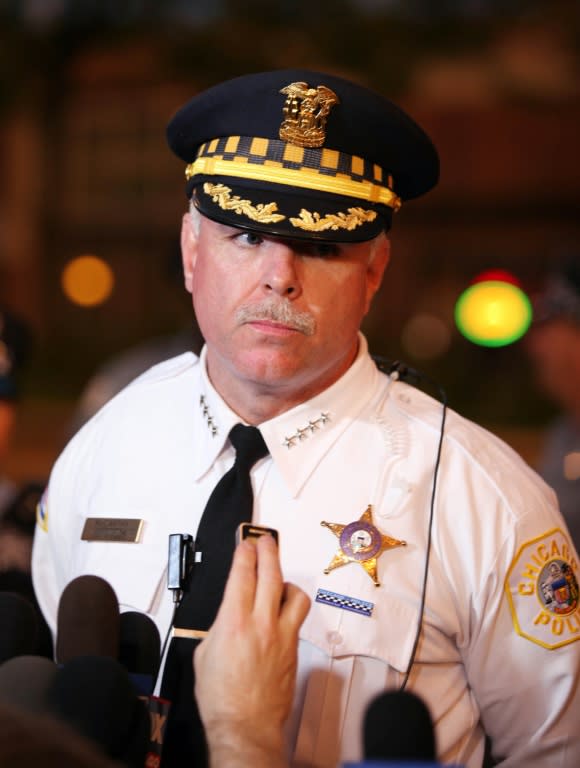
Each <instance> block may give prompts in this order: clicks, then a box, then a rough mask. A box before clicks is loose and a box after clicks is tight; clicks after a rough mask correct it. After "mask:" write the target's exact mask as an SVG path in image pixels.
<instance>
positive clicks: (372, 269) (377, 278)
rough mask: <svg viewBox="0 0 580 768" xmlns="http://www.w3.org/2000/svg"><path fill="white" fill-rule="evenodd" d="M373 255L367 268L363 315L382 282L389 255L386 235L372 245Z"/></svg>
mask: <svg viewBox="0 0 580 768" xmlns="http://www.w3.org/2000/svg"><path fill="white" fill-rule="evenodd" d="M373 246H374V253H373V254H372V256H371V257H370V259H369V263H368V266H367V296H366V308H365V314H366V313H367V312H368V311H369V309H370V306H371V302H372V300H373V297H374V295H375V293H376V292H377V291H378V290H379V288H380V286H381V283H382V281H383V275H384V274H385V269H386V268H387V265H388V263H389V258H390V255H391V243H390V241H389V239H388V237H387V236H386V235H383V236H381V237H379V239H378V240H377V241H376V243H374V244H373Z"/></svg>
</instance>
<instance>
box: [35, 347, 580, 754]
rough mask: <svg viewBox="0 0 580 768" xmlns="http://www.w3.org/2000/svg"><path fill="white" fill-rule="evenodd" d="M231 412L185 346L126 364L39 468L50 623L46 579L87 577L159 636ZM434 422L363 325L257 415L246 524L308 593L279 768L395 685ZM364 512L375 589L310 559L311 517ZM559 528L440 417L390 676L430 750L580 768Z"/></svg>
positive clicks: (574, 656) (539, 489)
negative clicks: (296, 388) (303, 395)
mask: <svg viewBox="0 0 580 768" xmlns="http://www.w3.org/2000/svg"><path fill="white" fill-rule="evenodd" d="M238 421H239V418H238V417H237V416H236V415H235V414H234V413H233V412H232V411H231V410H230V409H229V408H228V407H227V405H226V404H225V403H224V402H223V400H222V399H221V398H220V397H219V395H218V394H217V393H216V391H215V390H214V389H213V387H212V386H211V384H210V383H209V381H208V378H207V375H206V373H205V365H204V354H203V353H202V357H201V361H200V360H198V359H197V358H196V357H195V356H194V355H193V354H190V353H186V354H184V355H181V356H180V357H177V358H174V359H172V360H169V361H167V362H166V363H162V364H160V365H158V366H156V367H154V368H152V369H151V370H150V371H148V372H147V373H145V374H143V375H142V376H141V377H139V378H138V379H137V380H136V381H135V382H134V383H133V384H131V385H130V386H129V387H128V388H127V389H125V390H124V391H123V392H121V393H120V394H119V395H117V396H116V397H115V398H114V399H113V400H112V401H111V402H110V403H108V404H107V405H106V406H105V407H104V408H103V409H102V410H101V411H100V412H99V413H98V414H97V416H96V417H94V418H93V419H92V420H91V421H90V422H89V423H88V424H87V425H85V427H84V428H83V429H82V430H81V431H80V432H79V433H78V434H77V435H76V436H75V437H74V438H73V440H72V441H71V442H70V444H69V445H68V446H67V448H66V449H65V451H64V452H63V454H62V455H61V457H60V458H59V460H58V462H57V463H56V465H55V467H54V470H53V472H52V475H51V479H50V484H49V491H48V495H47V498H46V499H45V502H44V503H43V504H41V510H40V524H39V526H38V527H37V533H36V537H35V545H34V552H33V577H34V584H35V588H36V591H37V595H38V599H39V602H40V605H41V607H42V609H43V612H44V614H45V616H46V618H47V620H48V622H49V624H50V625H51V627H52V629H53V630H55V628H56V615H57V608H58V602H59V598H60V595H61V593H62V591H63V589H64V587H65V586H66V585H67V583H68V582H70V581H71V580H72V579H74V578H75V577H77V576H79V575H81V574H96V575H99V576H102V577H103V578H105V579H106V580H107V581H108V582H109V583H110V584H111V585H112V586H113V588H114V589H115V591H116V593H117V596H118V598H119V602H120V604H121V606H122V609H124V610H136V611H142V612H146V613H148V614H149V615H150V616H151V617H152V618H153V619H154V620H155V621H156V623H157V625H158V627H159V631H160V633H161V636H162V637H164V636H165V633H166V632H167V631H168V627H169V623H170V615H171V610H172V602H171V596H170V595H169V593H168V591H167V589H166V587H165V574H166V563H167V543H168V535H169V534H170V533H191V534H193V535H194V537H195V532H196V529H197V525H198V523H199V519H200V517H201V514H202V512H203V509H204V506H205V503H206V501H207V499H208V497H209V495H210V493H211V491H212V489H213V487H214V486H215V484H216V482H217V481H218V480H219V479H220V477H221V476H222V475H223V474H224V472H225V471H227V469H228V468H229V467H230V466H231V465H232V463H233V459H234V450H233V448H232V447H231V445H230V444H229V441H228V440H227V435H228V432H229V430H230V429H231V427H232V426H233V425H234V424H235V423H236V422H238ZM440 425H441V404H439V403H437V402H436V401H434V400H432V399H431V398H429V397H427V396H426V395H425V394H423V393H421V392H420V391H418V390H416V389H413V388H411V387H409V386H407V385H405V384H402V383H400V382H392V381H391V380H390V379H389V378H388V377H387V376H385V375H384V374H382V373H380V372H379V371H378V370H377V368H376V366H375V364H374V363H373V361H372V360H371V359H370V357H369V356H368V352H367V347H366V342H365V340H364V338H363V337H362V336H361V340H360V350H359V354H358V357H357V359H356V361H355V363H354V364H353V365H352V366H351V368H350V369H349V370H348V371H347V372H346V374H345V375H344V376H343V377H342V378H341V379H340V380H339V381H337V382H336V383H335V384H333V385H332V386H331V387H330V388H329V389H328V390H326V391H324V392H322V393H321V394H319V395H317V396H316V397H314V398H312V399H311V400H309V401H308V402H306V403H303V404H301V405H299V406H297V407H295V408H293V409H292V410H290V411H288V412H286V413H284V414H282V415H281V416H278V417H276V418H274V419H272V420H270V421H268V422H265V423H263V424H261V425H260V431H261V432H262V435H263V436H264V439H265V441H266V443H267V445H268V448H269V450H270V455H269V456H267V457H266V458H264V459H262V460H260V461H259V462H258V463H257V464H256V466H255V467H254V469H253V470H252V482H253V487H254V497H255V502H254V518H253V519H254V522H255V523H258V524H262V525H267V526H270V527H273V528H276V529H278V531H279V533H280V556H281V561H282V567H283V572H284V577H285V578H286V579H287V580H289V581H293V582H295V583H296V584H298V585H300V586H301V587H302V588H303V589H304V590H305V591H306V592H307V593H308V595H310V596H311V598H312V599H313V604H312V608H311V610H310V613H309V615H308V617H307V619H306V621H305V623H304V625H303V628H302V630H301V641H300V649H299V656H300V659H299V674H298V686H297V693H296V699H295V707H294V711H293V714H292V717H291V719H290V721H289V723H288V745H289V747H288V748H289V754H290V755H291V756H292V764H293V765H294V766H303V767H304V766H310V767H315V768H332V767H333V766H335V765H337V764H338V763H339V762H340V761H347V760H358V759H360V758H361V751H362V746H361V723H362V720H363V716H364V711H365V707H366V705H367V704H368V703H369V701H370V699H371V698H372V697H373V696H374V695H376V694H378V693H379V692H381V691H382V690H384V689H385V688H391V687H396V686H399V685H400V684H401V682H402V680H403V676H404V673H405V670H406V669H407V666H408V664H409V660H410V657H411V653H412V648H413V644H414V640H415V636H416V631H417V626H418V621H419V607H420V601H421V587H422V580H423V569H424V560H425V552H426V545H427V533H428V517H429V507H430V500H431V489H432V483H433V473H434V465H435V458H436V452H437V445H438V440H439V433H440ZM369 504H370V505H372V519H373V523H374V525H375V526H376V527H377V528H378V529H379V530H380V531H381V533H383V534H385V535H388V536H391V537H394V538H396V539H399V540H404V541H406V542H407V544H406V546H400V547H395V548H393V549H389V550H387V551H385V552H384V553H383V554H382V555H381V556H380V558H379V560H378V576H379V579H380V582H381V586H380V587H378V588H377V587H376V586H375V585H374V584H373V582H372V580H371V578H370V577H369V575H368V574H367V573H366V572H365V570H364V569H363V567H362V566H361V565H360V564H359V563H348V564H347V565H344V566H342V567H339V568H336V569H334V570H332V571H331V572H330V573H328V574H325V573H324V570H325V568H327V566H328V565H329V564H330V562H331V561H332V559H333V557H334V555H335V554H336V553H337V552H339V539H338V538H337V536H335V535H334V533H333V532H332V531H331V530H329V529H328V528H326V527H323V526H321V521H327V522H332V523H338V524H343V525H347V524H349V523H352V522H354V521H356V520H358V519H359V518H360V517H361V515H362V514H363V513H364V512H365V510H366V509H367V507H368V505H369ZM87 517H105V518H117V517H118V518H139V519H142V520H143V521H144V528H143V533H142V537H141V541H140V543H136V544H133V543H103V542H97V541H90V542H89V541H81V538H80V537H81V531H82V528H83V525H84V522H85V520H86V518H87ZM568 538H569V537H568V533H567V530H566V528H565V526H564V523H563V521H562V519H561V516H560V514H559V512H558V511H557V508H556V504H555V497H554V494H553V493H552V492H551V491H550V490H549V488H548V487H547V486H546V485H545V484H544V483H543V482H542V481H541V480H540V479H539V478H538V477H537V476H536V475H535V473H533V472H532V470H530V469H529V468H528V467H527V466H526V465H525V464H524V463H523V462H522V461H521V459H520V458H519V457H518V456H517V455H516V454H515V453H514V452H513V451H512V450H511V449H509V448H508V447H507V446H506V445H504V444H503V443H502V442H501V441H500V440H498V439H497V438H495V437H494V436H493V435H490V434H489V433H487V432H485V431H484V430H483V429H481V428H479V427H477V426H475V425H474V424H472V423H470V422H468V421H466V420H464V419H462V418H461V417H459V416H457V415H456V414H455V413H452V412H449V413H448V419H447V426H446V431H445V440H444V444H443V451H442V457H441V464H440V468H439V479H438V486H437V498H436V504H435V515H434V522H433V531H432V552H431V563H430V568H429V578H428V584H427V595H426V604H425V610H424V620H423V621H424V623H423V629H422V633H421V637H420V642H419V645H418V649H417V655H416V659H415V664H414V665H413V668H412V671H411V675H410V680H409V684H408V690H411V691H413V692H414V693H417V694H418V695H420V696H421V697H422V698H423V699H424V700H425V701H426V703H427V704H428V706H429V708H430V709H431V713H432V715H433V718H434V721H435V724H436V737H437V743H438V753H439V758H440V760H441V761H442V762H452V763H460V764H463V765H465V766H467V768H475V767H476V766H480V765H481V761H482V755H483V741H484V736H483V728H485V730H486V732H487V733H488V734H489V735H490V737H491V739H492V741H493V745H494V753H495V754H496V755H497V756H501V757H503V758H505V760H504V762H502V765H503V766H505V768H508V766H524V765H525V766H527V768H535V767H536V766H548V765H549V766H550V768H552V767H555V766H559V767H563V766H570V768H572V766H574V768H576V767H577V766H578V765H580V727H579V724H580V719H579V718H580V699H579V692H578V691H579V686H578V676H579V675H578V672H579V661H580V643H577V642H574V641H575V640H577V639H578V638H580V609H579V606H578V594H577V588H576V592H575V593H574V584H575V583H576V584H577V581H576V578H575V577H576V576H577V569H578V558H577V555H576V554H575V552H574V551H573V549H572V547H571V545H570V543H569V541H568ZM549 566H552V568H553V572H549ZM556 566H557V567H558V568H560V573H559V575H560V576H561V575H562V568H563V569H564V571H565V574H566V575H567V581H566V580H565V579H564V582H563V583H564V586H562V584H561V582H562V579H561V578H560V581H558V579H557V578H556V576H558V573H556V571H557V567H556ZM550 574H551V575H550ZM566 584H567V585H568V591H566ZM551 585H556V586H555V587H554V586H551ZM319 589H323V590H328V591H331V592H334V593H337V594H338V595H340V596H342V599H343V600H344V601H345V602H346V603H348V602H349V601H352V600H353V599H354V600H355V601H357V600H363V601H366V602H368V603H371V604H372V613H371V615H370V616H369V615H363V614H360V613H355V612H352V611H349V610H345V609H343V608H342V607H337V606H334V605H329V604H327V603H321V602H317V601H316V600H315V598H316V595H317V593H318V590H319ZM555 595H556V596H557V598H558V599H557V600H556V597H555Z"/></svg>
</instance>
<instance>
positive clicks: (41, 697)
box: [0, 656, 58, 714]
mask: <svg viewBox="0 0 580 768" xmlns="http://www.w3.org/2000/svg"><path fill="white" fill-rule="evenodd" d="M57 672H58V668H57V666H56V664H55V663H54V662H53V661H50V659H47V658H46V657H45V656H17V657H16V658H13V659H10V660H9V661H5V662H4V664H2V665H0V703H2V704H7V705H9V706H11V707H13V708H16V709H19V710H23V711H25V712H30V713H31V714H43V713H46V712H48V711H49V709H50V705H49V698H48V691H49V689H50V687H51V686H52V684H53V682H54V679H55V677H56V675H57Z"/></svg>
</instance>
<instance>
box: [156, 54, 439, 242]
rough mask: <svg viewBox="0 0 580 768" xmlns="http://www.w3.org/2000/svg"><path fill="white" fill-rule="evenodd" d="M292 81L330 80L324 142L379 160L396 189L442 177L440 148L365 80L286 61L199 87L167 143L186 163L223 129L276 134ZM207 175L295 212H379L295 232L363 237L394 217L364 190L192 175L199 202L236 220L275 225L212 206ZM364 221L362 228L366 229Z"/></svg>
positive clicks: (406, 193) (406, 190)
mask: <svg viewBox="0 0 580 768" xmlns="http://www.w3.org/2000/svg"><path fill="white" fill-rule="evenodd" d="M294 82H305V83H307V84H308V86H309V87H312V88H316V87H318V86H320V85H323V86H326V87H327V88H330V89H331V90H332V91H333V92H334V93H335V94H336V96H337V97H338V103H337V104H334V105H333V106H332V107H331V109H330V112H329V114H328V116H327V119H326V126H325V139H324V143H323V145H322V147H323V148H325V149H331V150H337V151H339V152H344V153H346V154H349V155H353V156H357V157H362V158H364V159H365V160H367V161H370V162H372V163H374V164H376V165H378V166H380V167H381V168H382V169H383V172H384V178H385V179H386V175H387V174H390V175H391V176H392V177H393V187H392V188H393V191H394V192H395V193H396V194H397V195H398V196H399V197H400V198H401V200H403V201H405V200H410V199H413V198H416V197H418V196H420V195H422V194H424V193H426V192H428V191H429V190H430V189H431V188H433V187H434V186H435V185H436V183H437V181H438V177H439V159H438V156H437V151H436V150H435V147H434V146H433V144H432V142H431V140H430V139H429V138H428V136H427V135H426V134H425V133H424V131H423V130H422V129H421V128H420V127H419V126H418V125H417V124H416V123H415V122H414V121H413V120H412V119H411V117H409V116H408V115H407V114H406V113H404V112H403V111H402V110H401V109H399V108H398V107H397V106H396V105H395V104H393V103H392V102H391V101H389V100H387V99H386V98H384V97H383V96H381V95H379V94H377V93H375V92H373V91H371V90H369V89H367V88H365V87H363V86H361V85H358V84H356V83H353V82H351V81H348V80H345V79H343V78H340V77H336V76H334V75H329V74H325V73H322V72H315V71H310V70H302V69H282V70H275V71H271V72H262V73H257V74H250V75H245V76H242V77H238V78H235V79H233V80H228V81H226V82H223V83H220V84H219V85H216V86H214V87H213V88H210V89H208V90H206V91H204V92H202V93H200V94H199V95H197V96H195V97H194V98H193V99H191V100H190V101H189V102H187V103H186V104H185V105H184V106H183V107H182V108H181V109H180V110H179V111H178V112H177V113H176V114H175V115H174V117H173V118H172V120H171V122H170V123H169V125H168V127H167V140H168V143H169V146H170V147H171V149H172V150H173V152H174V153H175V154H176V155H177V156H178V157H180V158H181V159H182V160H183V161H184V162H185V163H186V164H189V163H191V162H193V161H194V160H195V158H196V155H197V152H198V149H199V147H200V145H201V144H203V143H204V142H206V141H209V140H212V139H216V138H220V137H224V136H253V137H259V138H265V139H279V138H280V136H279V130H280V126H281V124H282V121H283V120H284V114H283V107H284V103H285V96H284V94H282V93H281V92H280V91H281V89H282V88H284V87H286V86H288V85H289V84H290V83H294ZM204 181H205V182H207V181H211V183H223V184H226V185H227V186H228V187H229V188H230V189H231V194H232V195H238V196H240V197H241V198H242V199H245V198H248V197H249V195H248V194H247V192H246V190H253V191H254V192H255V191H256V190H261V191H263V193H264V194H263V195H262V194H259V195H254V198H251V201H252V203H253V204H257V203H259V202H276V203H277V205H278V207H279V208H281V206H284V210H283V212H284V213H285V214H286V213H287V214H289V215H292V216H296V215H298V213H299V211H300V209H301V208H302V207H306V208H308V210H315V211H317V212H318V213H320V214H321V215H322V214H324V213H325V212H328V213H330V212H335V213H336V212H338V211H342V212H346V211H347V210H348V208H349V207H362V208H364V209H365V210H376V211H377V213H378V214H379V215H378V217H377V221H376V222H375V223H374V225H372V226H369V225H368V224H364V225H363V226H361V227H360V228H359V231H358V232H357V231H356V230H355V231H353V232H348V231H347V230H345V229H341V230H340V231H339V232H338V233H336V232H324V233H320V235H319V234H316V233H312V232H302V231H297V230H294V231H293V234H294V235H295V236H296V237H308V238H315V239H321V238H324V239H332V240H340V239H342V240H351V239H355V240H356V239H359V240H365V239H370V238H371V237H374V236H375V235H376V234H377V232H378V231H380V229H382V228H388V227H389V225H390V219H391V215H392V210H391V209H390V208H389V207H387V206H384V205H379V204H374V203H371V202H369V201H368V200H365V199H363V198H361V199H359V198H356V197H340V198H339V199H337V197H338V196H337V195H334V194H332V193H328V192H321V191H316V190H309V189H302V188H297V187H293V186H288V185H280V184H273V183H270V182H269V181H264V180H260V181H254V180H251V181H248V180H246V179H239V178H232V177H227V176H219V177H218V176H208V177H203V178H198V177H194V178H192V179H191V180H190V181H189V182H188V184H187V185H186V192H187V194H188V196H189V195H191V193H192V191H193V189H194V188H197V195H196V198H197V201H198V202H197V205H198V206H199V207H200V210H202V212H203V213H205V214H206V215H208V216H210V217H212V218H215V219H217V220H218V221H224V222H225V223H232V224H234V225H235V226H240V227H243V226H246V227H248V228H251V229H266V230H267V231H272V232H273V231H274V228H273V227H268V226H267V225H265V226H263V227H257V226H255V225H254V224H253V223H252V222H251V221H249V220H248V219H246V220H245V222H244V220H243V217H241V216H239V215H237V214H236V213H235V212H232V211H224V210H222V209H221V208H219V206H216V205H214V206H213V208H212V205H211V201H209V202H208V200H206V199H205V198H206V197H207V196H206V195H205V194H204V193H203V191H202V185H203V182H204ZM385 183H386V182H385ZM200 190H201V191H200ZM268 192H269V193H270V194H269V196H268V194H267V193H268ZM316 203H317V204H318V207H317V206H316ZM214 209H215V210H214ZM363 227H364V228H365V232H364V234H361V232H362V229H363ZM275 228H276V229H277V230H279V231H288V229H289V225H287V224H286V225H284V224H281V225H278V226H277V227H275Z"/></svg>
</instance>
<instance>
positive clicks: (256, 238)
mask: <svg viewBox="0 0 580 768" xmlns="http://www.w3.org/2000/svg"><path fill="white" fill-rule="evenodd" d="M236 239H237V240H239V241H240V242H242V243H243V244H245V245H260V243H262V242H263V240H264V239H263V237H261V235H259V234H258V233H257V232H240V233H239V234H238V235H236Z"/></svg>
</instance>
